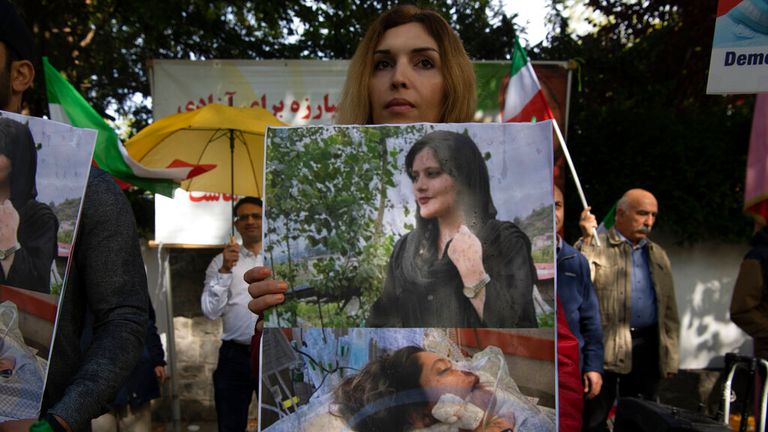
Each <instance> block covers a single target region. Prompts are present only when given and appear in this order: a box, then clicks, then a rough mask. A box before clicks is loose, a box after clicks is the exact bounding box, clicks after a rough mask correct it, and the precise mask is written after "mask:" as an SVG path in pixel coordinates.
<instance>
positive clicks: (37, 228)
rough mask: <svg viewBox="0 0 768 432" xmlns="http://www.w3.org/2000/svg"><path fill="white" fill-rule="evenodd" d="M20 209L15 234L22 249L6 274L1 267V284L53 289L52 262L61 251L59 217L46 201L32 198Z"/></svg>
mask: <svg viewBox="0 0 768 432" xmlns="http://www.w3.org/2000/svg"><path fill="white" fill-rule="evenodd" d="M16 211H17V212H19V228H18V230H17V232H16V238H17V239H18V241H19V243H20V244H21V249H19V250H17V251H16V252H15V253H14V257H13V265H11V270H10V271H9V272H8V274H7V275H6V274H5V272H4V271H3V269H2V268H0V284H3V285H10V286H12V287H16V288H24V289H28V290H32V291H37V292H42V293H49V292H50V291H51V287H50V285H51V265H52V263H53V260H54V258H56V254H57V252H58V244H57V239H56V233H57V232H58V230H59V221H58V219H56V215H54V214H53V211H52V210H51V208H50V207H48V206H47V205H46V204H43V203H41V202H38V201H35V200H29V201H27V202H26V204H24V207H22V208H21V210H19V209H16Z"/></svg>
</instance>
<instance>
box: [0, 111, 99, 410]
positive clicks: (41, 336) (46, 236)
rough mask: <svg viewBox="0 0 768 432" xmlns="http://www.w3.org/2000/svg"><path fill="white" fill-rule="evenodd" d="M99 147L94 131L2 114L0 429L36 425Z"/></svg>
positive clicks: (0, 182) (0, 190)
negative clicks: (8, 424)
mask: <svg viewBox="0 0 768 432" xmlns="http://www.w3.org/2000/svg"><path fill="white" fill-rule="evenodd" d="M95 142H96V131H94V130H88V129H78V128H74V127H71V126H69V125H65V124H61V123H56V122H53V121H50V120H44V119H40V118H35V117H27V116H22V115H18V114H13V113H7V112H0V192H2V191H8V190H10V194H9V196H3V199H2V200H1V201H2V202H0V225H2V229H0V242H1V243H2V244H0V245H1V246H2V247H3V250H2V251H1V252H2V254H3V255H4V257H3V259H2V270H3V271H2V274H1V276H2V281H0V422H3V421H7V420H18V419H36V418H37V417H38V411H39V410H40V403H41V401H42V394H43V388H44V385H45V377H46V373H47V360H48V358H49V355H50V349H51V347H52V344H53V340H52V339H53V334H54V329H55V320H56V316H57V311H58V302H59V298H60V296H61V291H62V289H63V287H64V284H65V281H66V279H67V274H68V270H69V266H70V257H71V251H72V246H73V241H74V236H75V233H76V231H77V220H78V215H79V212H80V208H81V205H82V199H83V193H84V191H85V185H86V183H87V179H88V172H89V167H90V162H91V157H92V154H93V148H94V144H95ZM9 236H10V237H9ZM8 238H15V240H16V242H15V243H16V245H15V246H13V247H12V248H11V249H12V250H9V249H5V246H4V243H6V241H7V240H8Z"/></svg>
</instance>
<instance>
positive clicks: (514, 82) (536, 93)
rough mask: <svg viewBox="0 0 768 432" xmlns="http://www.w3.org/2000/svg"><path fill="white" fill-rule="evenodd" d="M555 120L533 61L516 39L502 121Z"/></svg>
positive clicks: (505, 93)
mask: <svg viewBox="0 0 768 432" xmlns="http://www.w3.org/2000/svg"><path fill="white" fill-rule="evenodd" d="M551 118H554V116H553V115H552V111H550V109H549V105H547V101H546V99H544V93H543V92H542V91H541V86H540V85H539V80H538V78H536V72H534V71H533V66H532V65H531V61H530V60H528V56H527V55H526V54H525V50H524V49H523V47H522V46H521V45H520V40H519V39H518V38H517V37H515V47H514V49H513V50H512V70H511V71H510V73H509V83H508V84H507V89H506V91H505V92H504V106H503V107H502V120H503V121H505V122H532V121H533V122H535V121H542V120H548V119H551Z"/></svg>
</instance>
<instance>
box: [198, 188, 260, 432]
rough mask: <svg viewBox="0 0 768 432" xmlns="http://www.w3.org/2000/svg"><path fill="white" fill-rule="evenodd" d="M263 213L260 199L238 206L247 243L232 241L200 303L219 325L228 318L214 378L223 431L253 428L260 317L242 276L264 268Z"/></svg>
mask: <svg viewBox="0 0 768 432" xmlns="http://www.w3.org/2000/svg"><path fill="white" fill-rule="evenodd" d="M261 210H262V201H261V199H259V198H253V197H245V198H242V199H240V200H239V201H238V202H237V204H235V209H234V217H235V222H234V223H235V228H236V229H237V232H238V233H240V236H241V237H242V239H243V244H242V245H239V244H237V242H235V238H234V237H232V239H231V240H230V243H229V244H228V245H227V246H226V247H225V248H224V250H223V251H222V253H220V254H218V255H216V256H215V257H214V258H213V260H212V261H211V264H209V265H208V269H207V270H206V271H205V287H204V288H203V295H202V297H201V299H200V303H201V306H202V309H203V314H205V316H206V317H208V318H209V319H212V320H215V319H218V318H219V317H223V323H224V326H223V327H224V328H223V332H222V335H221V339H222V343H221V348H220V349H219V362H218V365H217V366H216V370H215V371H214V372H213V391H214V400H215V402H216V415H217V417H218V426H219V431H221V432H229V431H237V432H242V431H244V430H245V429H246V426H247V423H248V407H249V406H250V404H251V398H252V397H253V392H254V391H256V390H257V388H258V377H254V376H253V375H252V374H251V366H250V356H251V354H250V343H251V337H252V336H253V332H254V326H255V325H256V318H257V316H256V315H255V314H253V313H251V312H250V311H249V310H248V302H249V301H250V300H251V296H250V295H249V294H248V284H247V283H245V280H244V279H243V274H244V273H245V272H246V271H247V270H249V269H251V268H253V267H255V266H263V265H264V260H263V258H262V256H261Z"/></svg>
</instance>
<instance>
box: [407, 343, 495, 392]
mask: <svg viewBox="0 0 768 432" xmlns="http://www.w3.org/2000/svg"><path fill="white" fill-rule="evenodd" d="M416 355H417V356H418V359H419V363H420V364H421V378H420V379H419V384H421V387H422V388H423V389H424V391H425V392H426V393H427V397H428V398H429V401H430V402H432V403H434V402H437V400H438V399H440V396H442V395H444V394H446V393H451V394H454V395H456V396H458V397H460V398H462V399H466V398H467V396H469V395H470V394H471V393H472V392H473V391H474V390H475V389H476V388H477V387H478V385H479V383H480V379H479V378H478V376H477V375H475V374H473V373H471V372H466V371H462V370H459V369H456V367H455V366H454V364H453V362H451V361H450V360H448V359H447V358H445V357H443V356H440V355H438V354H435V353H433V352H429V351H424V352H420V353H418V354H416Z"/></svg>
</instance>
